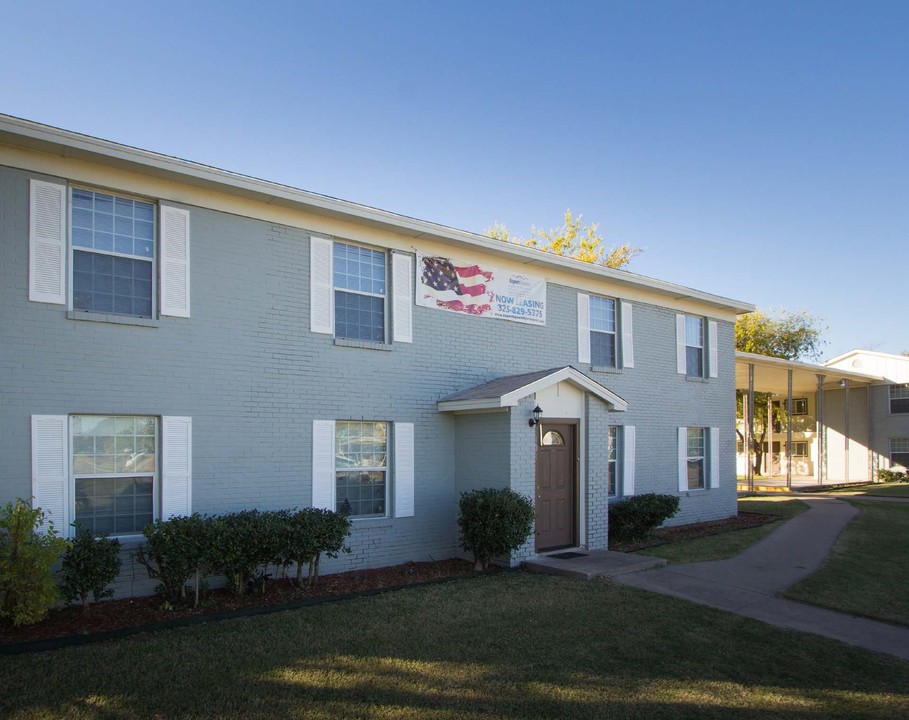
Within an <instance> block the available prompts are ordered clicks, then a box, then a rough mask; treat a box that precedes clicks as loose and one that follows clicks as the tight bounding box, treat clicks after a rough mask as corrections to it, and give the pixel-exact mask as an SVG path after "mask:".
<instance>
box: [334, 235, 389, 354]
mask: <svg viewBox="0 0 909 720" xmlns="http://www.w3.org/2000/svg"><path fill="white" fill-rule="evenodd" d="M332 253H333V255H332V263H333V268H334V278H333V280H334V300H335V337H338V338H346V339H350V340H369V341H372V342H379V343H383V342H385V253H383V252H382V251H380V250H370V249H369V248H364V247H360V246H358V245H345V244H343V243H339V242H335V243H333V248H332Z"/></svg>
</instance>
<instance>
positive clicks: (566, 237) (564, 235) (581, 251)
mask: <svg viewBox="0 0 909 720" xmlns="http://www.w3.org/2000/svg"><path fill="white" fill-rule="evenodd" d="M598 228H599V223H589V224H587V225H582V224H581V215H578V216H577V217H575V216H574V215H572V213H571V210H566V211H565V217H564V219H563V221H562V226H561V227H558V228H555V229H552V230H538V229H537V228H536V227H532V228H531V229H530V238H529V239H526V240H525V239H524V238H520V237H518V236H517V235H514V234H513V233H512V232H511V231H510V230H508V228H506V227H505V226H504V225H502V224H501V223H498V222H496V223H493V225H492V227H491V228H486V230H484V231H483V232H484V234H485V235H487V236H488V237H491V238H493V239H495V240H502V241H503V242H510V243H514V244H516V245H524V246H526V247H532V248H537V249H538V250H543V251H545V252H549V253H552V254H554V255H561V256H562V257H570V258H574V259H575V260H580V261H581V262H588V263H594V264H595V265H604V266H605V267H608V268H614V269H620V268H624V267H625V266H626V265H627V264H628V263H629V262H631V258H633V257H634V256H635V255H638V254H640V253H642V252H644V249H643V248H638V247H632V246H631V245H629V244H628V243H625V244H624V245H619V246H618V247H614V248H612V249H611V250H610V251H609V252H608V253H607V252H606V248H605V247H604V245H603V236H602V235H600V234H599V233H598V232H597V230H598Z"/></svg>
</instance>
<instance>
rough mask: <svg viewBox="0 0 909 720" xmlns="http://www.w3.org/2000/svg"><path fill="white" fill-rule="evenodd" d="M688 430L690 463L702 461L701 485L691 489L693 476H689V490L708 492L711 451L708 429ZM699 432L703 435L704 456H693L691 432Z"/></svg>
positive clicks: (692, 428) (687, 446) (696, 428)
mask: <svg viewBox="0 0 909 720" xmlns="http://www.w3.org/2000/svg"><path fill="white" fill-rule="evenodd" d="M687 430H688V444H687V445H686V448H687V456H688V458H687V459H688V462H689V463H691V461H692V460H700V461H701V484H700V485H698V486H697V487H691V475H690V473H689V475H688V489H689V490H706V489H707V487H708V482H709V470H708V468H707V458H708V457H709V449H708V447H707V442H708V434H709V433H708V429H707V428H705V427H689V428H687ZM692 430H697V431H698V432H700V435H701V445H702V454H701V455H692V454H691V431H692Z"/></svg>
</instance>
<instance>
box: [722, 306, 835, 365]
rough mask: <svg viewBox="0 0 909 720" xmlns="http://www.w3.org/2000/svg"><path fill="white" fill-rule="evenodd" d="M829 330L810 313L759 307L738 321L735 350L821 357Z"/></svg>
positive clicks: (797, 357) (796, 357) (787, 356)
mask: <svg viewBox="0 0 909 720" xmlns="http://www.w3.org/2000/svg"><path fill="white" fill-rule="evenodd" d="M826 329H827V328H826V327H824V326H823V324H822V322H821V321H820V320H818V319H817V318H815V317H813V316H812V315H810V314H808V313H807V312H796V313H791V312H788V311H786V310H781V311H779V312H777V313H774V312H773V311H764V310H756V311H755V312H752V313H748V314H747V315H740V316H739V317H738V319H737V320H736V321H735V349H736V350H740V351H741V352H747V353H753V354H755V355H768V356H769V357H775V358H783V359H784V360H817V359H818V358H819V357H820V355H821V349H822V347H823V346H824V345H825V344H826V341H825V340H823V339H822V338H821V333H823V332H824V331H825V330H826Z"/></svg>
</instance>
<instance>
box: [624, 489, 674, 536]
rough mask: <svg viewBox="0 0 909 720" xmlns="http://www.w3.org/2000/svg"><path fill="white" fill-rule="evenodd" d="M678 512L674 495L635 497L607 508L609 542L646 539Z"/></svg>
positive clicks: (654, 494)
mask: <svg viewBox="0 0 909 720" xmlns="http://www.w3.org/2000/svg"><path fill="white" fill-rule="evenodd" d="M678 511H679V499H678V498H677V497H676V496H675V495H659V494H657V493H647V494H645V495H635V496H633V497H630V498H627V499H625V500H622V501H620V502H617V503H613V504H611V505H610V506H609V541H610V542H624V541H628V540H638V539H640V538H642V537H646V536H647V535H648V534H649V533H650V532H651V531H652V530H654V528H656V527H658V526H659V525H662V524H663V522H665V521H666V520H668V519H669V518H671V517H672V516H673V515H675V514H676V513H677V512H678Z"/></svg>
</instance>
